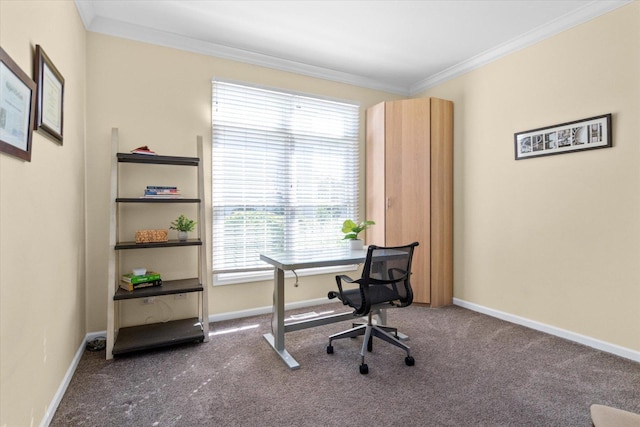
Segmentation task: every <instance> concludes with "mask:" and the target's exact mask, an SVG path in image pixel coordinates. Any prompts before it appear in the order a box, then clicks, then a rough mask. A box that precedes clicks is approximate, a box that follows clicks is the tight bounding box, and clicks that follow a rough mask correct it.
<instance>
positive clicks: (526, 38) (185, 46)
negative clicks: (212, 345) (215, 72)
mask: <svg viewBox="0 0 640 427" xmlns="http://www.w3.org/2000/svg"><path fill="white" fill-rule="evenodd" d="M633 1H634V0H593V1H590V2H588V3H585V5H584V6H583V7H581V8H580V9H578V10H576V11H575V12H572V13H570V14H567V15H564V16H561V17H559V18H557V19H555V20H554V21H552V22H550V23H548V24H545V25H542V26H540V27H538V28H536V29H534V30H532V31H529V32H527V33H525V34H523V35H522V36H519V37H517V38H515V39H512V40H510V41H508V42H505V43H503V44H501V45H499V46H497V47H495V48H492V49H489V50H487V51H485V52H483V53H481V54H479V55H476V56H474V57H472V58H469V59H467V60H465V61H462V62H460V63H458V64H456V65H454V66H452V67H449V68H447V69H446V70H443V71H441V72H439V73H436V74H433V75H431V76H428V77H427V78H425V79H424V80H421V81H418V82H416V83H414V84H412V85H410V86H402V85H397V84H391V83H389V82H384V81H379V80H375V79H369V78H366V77H364V76H360V75H355V74H350V73H344V72H341V71H337V70H333V69H329V68H324V67H317V66H314V65H309V64H304V63H301V62H296V61H291V60H287V59H283V58H277V57H274V56H269V55H264V54H260V53H256V52H251V51H247V50H243V49H236V48H232V47H229V46H224V45H221V44H216V43H211V42H206V41H203V40H197V39H193V38H190V37H185V36H181V35H178V34H173V33H168V32H164V31H159V30H155V29H151V28H148V27H143V26H139V25H135V24H128V23H124V22H121V21H116V20H111V19H105V18H102V17H97V16H96V14H95V10H94V7H93V5H92V3H91V2H90V1H86V0H75V4H76V8H77V9H78V12H79V14H80V17H81V19H82V22H83V23H84V26H85V28H86V29H87V31H92V32H96V33H102V34H107V35H110V36H114V37H120V38H125V39H129V40H135V41H139V42H144V43H149V44H154V45H159V46H164V47H169V48H174V49H179V50H183V51H187V52H193V53H198V54H203V55H208V56H214V57H217V58H222V59H227V60H232V61H237V62H242V63H247V64H252V65H258V66H261V67H266V68H272V69H276V70H280V71H285V72H291V73H295V74H301V75H305V76H309V77H315V78H319V79H324V80H330V81H334V82H338V83H344V84H349V85H354V86H359V87H365V88H369V89H373V90H379V91H383V92H389V93H393V94H396V95H402V96H415V95H417V94H418V93H420V92H422V91H425V90H427V89H429V88H432V87H434V86H437V85H439V84H442V83H444V82H446V81H448V80H451V79H453V78H456V77H458V76H460V75H462V74H465V73H468V72H469V71H472V70H475V69H477V68H480V67H482V66H484V65H487V64H489V63H491V62H493V61H495V60H497V59H499V58H502V57H504V56H506V55H509V54H511V53H514V52H516V51H518V50H521V49H524V48H525V47H528V46H531V45H533V44H535V43H537V42H539V41H542V40H544V39H546V38H549V37H551V36H554V35H556V34H558V33H561V32H562V31H565V30H567V29H569V28H572V27H574V26H576V25H580V24H582V23H584V22H587V21H589V20H591V19H593V18H596V17H598V16H600V15H603V14H605V13H607V12H610V11H612V10H614V9H617V8H619V7H621V6H624V5H626V4H629V3H631V2H633Z"/></svg>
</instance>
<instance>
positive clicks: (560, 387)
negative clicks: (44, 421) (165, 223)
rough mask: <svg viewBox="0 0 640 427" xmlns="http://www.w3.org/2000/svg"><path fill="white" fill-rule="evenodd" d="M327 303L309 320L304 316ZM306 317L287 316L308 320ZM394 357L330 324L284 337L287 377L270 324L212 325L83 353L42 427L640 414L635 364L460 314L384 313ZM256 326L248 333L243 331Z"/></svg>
mask: <svg viewBox="0 0 640 427" xmlns="http://www.w3.org/2000/svg"><path fill="white" fill-rule="evenodd" d="M327 308H335V309H338V310H341V311H342V310H343V308H342V306H341V305H339V304H331V305H323V306H320V307H316V308H315V310H316V311H320V310H326V309H327ZM312 310H314V309H305V310H298V311H297V312H308V311H312ZM388 319H389V323H390V324H393V325H394V326H398V327H399V328H400V329H401V331H402V332H404V333H406V334H408V335H409V336H410V337H411V338H410V340H409V341H408V344H409V345H410V346H411V353H412V356H414V357H415V360H416V364H415V366H411V367H410V366H406V365H405V363H404V353H403V352H402V351H401V350H399V349H397V348H395V347H392V346H390V345H388V344H387V343H384V342H382V341H379V340H377V341H374V348H373V352H372V353H369V354H368V355H367V363H368V365H369V374H368V375H361V374H360V373H359V372H358V365H359V356H358V351H359V345H360V342H361V338H359V339H355V340H351V339H346V340H340V341H336V342H334V348H335V353H334V354H332V355H329V354H327V353H326V345H327V341H328V340H327V336H328V335H330V334H331V333H334V332H339V331H341V330H343V329H347V328H348V327H349V326H350V325H349V323H336V324H332V325H327V326H322V327H318V328H314V329H308V330H304V331H298V332H293V333H290V334H287V335H286V343H287V348H288V350H289V351H290V353H291V354H292V355H293V356H294V357H295V358H296V360H298V362H300V364H301V368H300V369H298V370H294V371H292V370H289V369H288V368H287V367H286V366H285V365H284V363H283V362H282V361H281V360H280V359H279V357H278V356H277V355H276V354H275V352H274V351H273V350H272V349H271V347H270V346H269V345H268V344H267V342H266V341H265V340H264V338H263V337H262V334H263V333H265V332H268V331H269V330H270V326H269V321H270V316H269V315H263V316H257V317H253V318H246V319H240V320H234V321H227V322H220V323H215V324H212V332H214V333H220V332H224V331H228V330H229V329H231V328H242V327H246V329H244V330H239V331H236V332H228V333H220V334H218V335H214V336H212V338H211V341H210V342H208V343H204V344H193V345H186V346H181V347H175V348H172V349H167V350H161V351H153V352H147V353H142V354H136V355H132V356H127V357H121V358H118V359H115V360H112V361H106V360H105V359H104V356H105V355H104V351H100V352H85V354H84V355H83V357H82V361H81V362H80V364H79V366H78V369H77V371H76V373H75V375H74V377H73V379H72V381H71V383H70V385H69V388H68V390H67V393H66V394H65V396H64V398H63V399H62V402H61V403H60V406H59V408H58V410H57V412H56V414H55V416H54V419H53V422H52V424H51V425H52V426H260V427H262V426H338V425H351V426H565V427H566V426H585V427H586V426H590V425H591V421H590V416H589V406H590V405H591V404H592V403H601V404H605V405H611V406H615V407H618V408H620V409H625V410H627V411H632V412H636V413H640V364H638V363H636V362H633V361H630V360H627V359H623V358H619V357H616V356H612V355H609V354H607V353H603V352H600V351H597V350H594V349H591V348H588V347H584V346H581V345H579V344H575V343H572V342H569V341H566V340H563V339H560V338H557V337H553V336H550V335H546V334H544V333H541V332H537V331H534V330H531V329H528V328H525V327H521V326H517V325H513V324H510V323H507V322H504V321H501V320H498V319H494V318H491V317H489V316H485V315H482V314H478V313H475V312H472V311H469V310H466V309H463V308H460V307H455V306H451V307H445V308H438V309H431V308H427V307H420V306H415V305H414V306H411V307H408V308H405V309H397V310H390V311H389V315H388ZM255 325H259V326H258V327H255Z"/></svg>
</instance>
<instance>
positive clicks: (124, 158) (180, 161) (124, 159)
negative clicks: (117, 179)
mask: <svg viewBox="0 0 640 427" xmlns="http://www.w3.org/2000/svg"><path fill="white" fill-rule="evenodd" d="M117 157H118V162H120V163H148V164H153V165H177V166H198V164H199V163H200V159H199V158H197V157H176V156H150V155H147V154H131V153H118V154H117Z"/></svg>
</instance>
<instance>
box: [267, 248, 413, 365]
mask: <svg viewBox="0 0 640 427" xmlns="http://www.w3.org/2000/svg"><path fill="white" fill-rule="evenodd" d="M394 255H405V253H404V252H399V251H394V250H388V251H385V252H382V253H380V255H379V256H377V257H376V258H375V259H374V261H378V260H379V261H384V260H385V259H388V258H390V257H393V256H394ZM366 257H367V251H366V250H359V251H358V250H356V251H352V250H348V249H344V250H342V249H338V250H330V251H325V252H322V251H321V252H319V251H317V250H316V251H309V252H304V251H298V252H281V253H273V254H261V255H260V259H261V260H262V261H264V262H267V263H269V264H271V265H273V266H274V267H275V269H274V272H273V286H274V298H273V320H272V323H271V327H272V330H273V333H267V334H264V338H265V339H266V340H267V341H268V342H269V344H271V347H273V349H274V350H275V351H276V353H278V354H279V355H280V357H281V358H282V360H283V361H284V362H285V363H286V364H287V366H289V368H291V369H297V368H299V367H300V364H299V363H298V362H296V360H295V359H294V358H293V357H292V356H291V355H290V354H289V352H288V351H287V349H286V348H285V345H284V334H285V333H286V332H292V331H299V330H301V329H306V328H312V327H314V326H320V325H326V324H329V323H333V322H339V321H342V320H350V319H351V320H352V319H354V316H353V314H352V312H351V311H350V312H347V313H339V314H334V315H330V316H325V317H321V318H315V319H308V320H301V321H298V322H293V323H289V324H287V325H285V324H284V300H285V298H284V272H285V271H289V270H301V269H303V268H317V267H330V266H336V265H350V264H361V263H364V260H365V258H366ZM382 311H383V312H384V310H382ZM379 315H380V317H381V318H382V319H381V321H382V323H385V322H384V320H385V319H384V313H382V312H381V313H380V314H379Z"/></svg>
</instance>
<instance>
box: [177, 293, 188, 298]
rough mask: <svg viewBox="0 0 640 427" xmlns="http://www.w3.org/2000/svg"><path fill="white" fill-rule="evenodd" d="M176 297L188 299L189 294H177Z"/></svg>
mask: <svg viewBox="0 0 640 427" xmlns="http://www.w3.org/2000/svg"><path fill="white" fill-rule="evenodd" d="M175 299H187V294H184V293H182V294H176V296H175Z"/></svg>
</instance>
